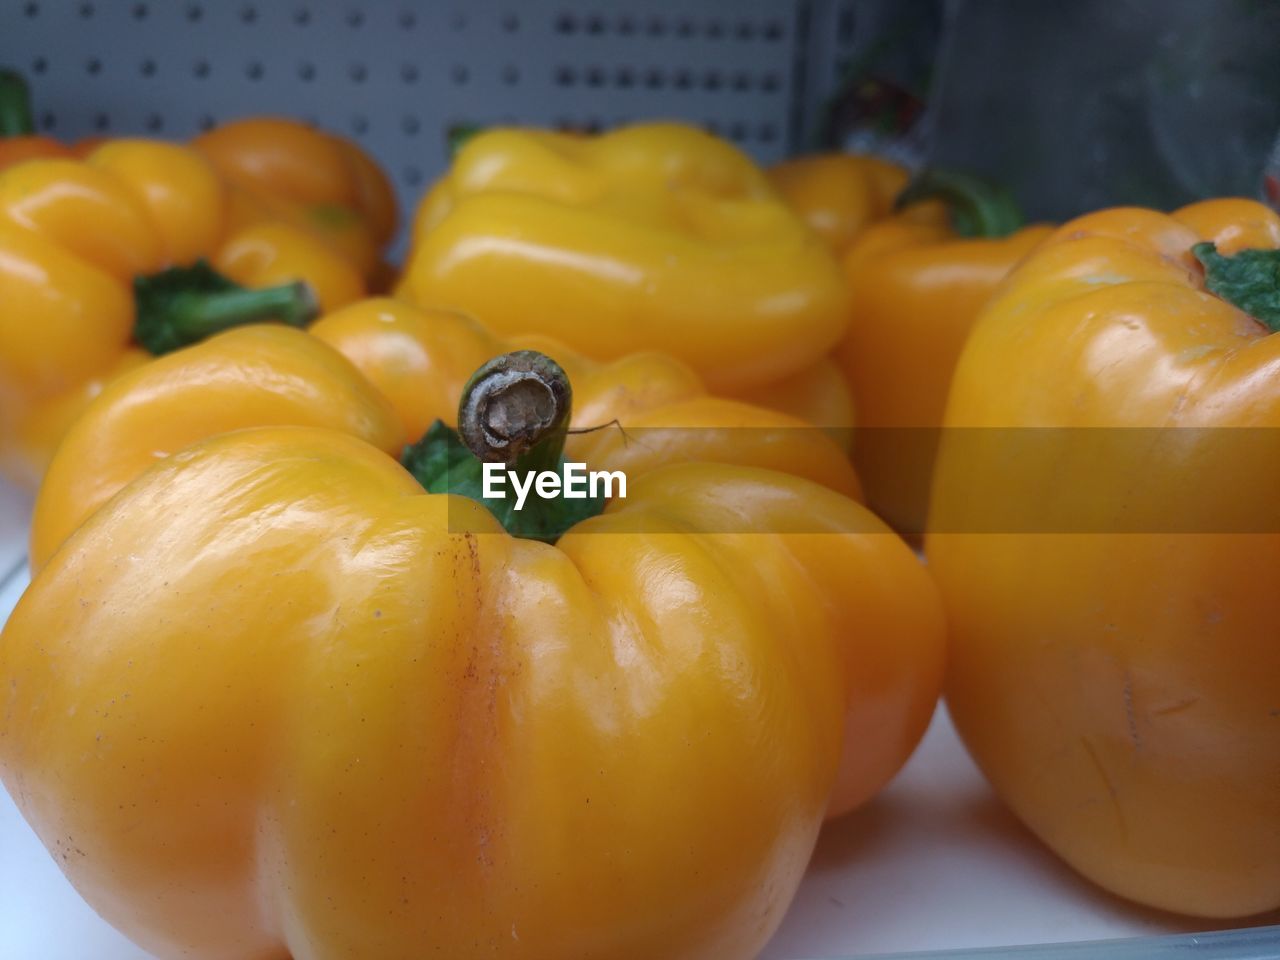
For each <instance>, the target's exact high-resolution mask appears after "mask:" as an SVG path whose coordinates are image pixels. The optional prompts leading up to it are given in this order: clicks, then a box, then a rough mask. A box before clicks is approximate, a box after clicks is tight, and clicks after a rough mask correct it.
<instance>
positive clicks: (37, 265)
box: [0, 140, 363, 485]
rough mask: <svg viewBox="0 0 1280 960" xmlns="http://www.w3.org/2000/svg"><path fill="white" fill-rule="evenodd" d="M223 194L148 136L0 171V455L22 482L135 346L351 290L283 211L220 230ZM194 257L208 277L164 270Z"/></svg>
mask: <svg viewBox="0 0 1280 960" xmlns="http://www.w3.org/2000/svg"><path fill="white" fill-rule="evenodd" d="M229 206H230V201H229V198H228V191H227V188H226V186H225V185H224V184H223V183H222V181H221V180H220V179H219V178H218V176H217V175H216V173H215V172H214V171H213V169H212V168H211V167H210V166H209V164H208V163H207V162H206V161H205V160H203V159H202V158H201V157H200V155H199V154H197V153H195V152H193V151H191V150H189V149H187V148H183V147H179V146H173V145H168V144H162V143H155V142H148V141H127V140H118V141H113V142H110V143H108V144H105V145H104V146H102V147H99V148H98V149H97V150H95V151H94V152H93V153H92V154H91V155H90V156H89V157H88V158H87V159H86V160H85V161H83V162H81V161H72V160H57V159H52V160H39V161H32V162H29V163H23V164H19V165H17V166H14V167H10V168H9V169H7V170H5V171H4V172H3V173H0V303H3V304H4V310H3V313H0V464H2V465H3V467H4V468H5V470H6V472H7V473H8V474H9V475H11V476H13V477H14V478H16V479H18V480H19V481H21V482H24V483H26V484H27V485H34V483H35V482H36V481H37V480H38V478H39V476H40V475H41V473H42V472H43V470H44V468H45V466H46V465H47V463H48V459H49V457H50V456H51V454H52V450H53V448H54V446H56V444H57V442H58V439H59V438H60V436H61V434H62V433H63V432H64V431H65V429H66V428H67V426H68V425H69V423H70V421H71V419H73V418H74V416H75V414H76V413H77V412H78V410H79V409H80V408H81V407H82V406H83V404H84V403H85V402H86V401H87V400H88V399H89V398H90V397H92V396H93V395H94V394H95V393H96V392H97V391H98V390H100V389H101V387H102V385H103V383H105V382H107V381H108V380H110V379H111V378H113V377H114V376H116V375H118V374H119V373H121V372H123V371H124V370H127V369H130V368H132V367H135V366H137V365H138V364H139V363H141V362H142V350H143V349H146V350H148V351H150V352H153V353H154V352H162V351H164V350H166V349H172V348H173V347H174V346H176V345H179V344H180V343H183V342H190V341H191V340H193V339H198V338H199V337H200V336H203V335H206V334H207V333H208V332H210V331H211V330H216V329H219V328H221V327H224V326H228V325H231V324H234V323H244V322H247V321H250V320H255V319H256V320H261V319H266V318H270V317H276V318H279V319H284V320H289V321H292V322H295V323H300V322H304V321H305V320H306V319H309V318H310V317H311V316H312V315H313V313H314V309H315V306H316V305H317V304H316V301H318V305H319V306H323V307H328V308H332V307H337V306H339V305H340V304H342V303H345V302H348V301H350V300H352V299H355V298H357V297H359V296H361V294H362V292H363V282H362V281H361V279H360V277H359V275H358V274H357V273H356V271H355V269H354V268H353V267H352V266H350V265H349V264H348V263H347V262H346V261H345V260H344V259H342V258H341V257H340V256H338V255H337V254H336V253H334V252H332V251H331V250H330V249H329V248H328V247H327V246H325V245H324V244H323V243H321V242H320V241H319V240H317V239H314V238H313V237H311V236H310V235H309V234H307V233H305V232H303V231H301V230H299V229H297V228H295V227H290V226H288V225H285V224H283V223H270V222H259V223H256V224H253V225H251V226H247V227H245V228H243V229H241V230H239V231H230V230H229V228H228V215H229ZM202 258H203V259H207V260H209V261H211V263H212V265H213V266H214V267H216V268H218V270H220V271H221V275H215V274H213V273H212V272H211V271H210V270H209V269H208V268H207V267H202V266H195V268H194V269H190V270H187V271H185V272H184V271H181V270H177V271H175V270H173V269H171V268H175V267H193V266H194V265H196V263H197V261H199V260H201V259H202ZM230 281H235V283H231V282H230ZM286 281H287V283H286V285H284V286H277V287H273V288H271V289H269V290H256V291H245V290H242V289H239V288H238V287H237V286H236V284H246V285H248V286H253V287H258V286H262V285H265V284H277V283H282V282H286ZM296 281H305V287H304V286H303V285H302V284H301V283H300V282H296ZM180 328H181V329H182V331H183V332H181V333H180Z"/></svg>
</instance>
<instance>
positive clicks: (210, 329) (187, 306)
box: [133, 260, 319, 356]
mask: <svg viewBox="0 0 1280 960" xmlns="http://www.w3.org/2000/svg"><path fill="white" fill-rule="evenodd" d="M133 294H134V304H135V321H134V327H133V338H134V340H136V341H137V342H138V343H139V344H140V345H142V346H143V347H145V348H146V349H147V350H149V351H150V352H151V353H153V354H155V355H156V356H160V355H161V354H164V353H169V352H170V351H173V350H178V349H181V348H182V347H186V346H190V345H191V344H193V343H199V342H200V341H201V340H204V339H206V338H208V337H211V336H213V335H214V334H215V333H221V332H222V331H223V330H229V329H231V328H232V327H238V326H243V325H244V324H248V323H266V322H270V321H276V322H279V323H286V324H288V325H289V326H291V327H303V326H306V325H307V324H308V323H310V322H311V321H312V320H314V319H315V317H316V315H317V314H318V313H319V304H318V303H317V302H316V297H315V294H314V293H313V292H312V291H311V288H310V287H309V286H307V284H305V283H285V284H281V285H280V286H276V287H266V288H263V289H260V290H252V289H248V288H246V287H242V286H240V285H239V284H237V283H233V282H232V281H230V280H228V279H227V278H226V277H224V276H222V275H221V274H220V273H218V272H217V271H215V270H214V269H213V268H212V267H210V266H209V264H208V263H206V262H205V261H203V260H200V261H197V262H196V263H195V264H194V265H193V266H190V267H174V268H173V269H170V270H165V271H163V272H161V273H157V274H152V275H151V276H149V277H138V278H136V279H135V280H134V281H133Z"/></svg>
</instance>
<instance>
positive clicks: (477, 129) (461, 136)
mask: <svg viewBox="0 0 1280 960" xmlns="http://www.w3.org/2000/svg"><path fill="white" fill-rule="evenodd" d="M483 132H484V127H482V126H480V125H479V124H476V123H459V124H455V125H454V126H452V127H450V128H449V130H448V132H447V133H446V134H445V148H446V152H447V153H448V155H449V159H450V160H452V159H453V158H454V157H456V156H457V155H458V152H459V151H460V150H461V149H462V148H463V147H465V146H466V145H467V144H468V143H469V142H470V141H471V138H472V137H474V136H475V135H476V134H478V133H483Z"/></svg>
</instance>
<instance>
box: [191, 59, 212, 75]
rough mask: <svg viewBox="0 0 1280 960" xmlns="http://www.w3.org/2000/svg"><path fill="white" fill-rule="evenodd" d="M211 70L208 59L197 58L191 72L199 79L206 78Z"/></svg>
mask: <svg viewBox="0 0 1280 960" xmlns="http://www.w3.org/2000/svg"><path fill="white" fill-rule="evenodd" d="M209 71H210V67H209V61H208V60H197V61H196V62H195V63H193V64H192V65H191V74H192V76H194V77H195V78H196V79H197V80H203V79H205V78H206V77H207V76H209Z"/></svg>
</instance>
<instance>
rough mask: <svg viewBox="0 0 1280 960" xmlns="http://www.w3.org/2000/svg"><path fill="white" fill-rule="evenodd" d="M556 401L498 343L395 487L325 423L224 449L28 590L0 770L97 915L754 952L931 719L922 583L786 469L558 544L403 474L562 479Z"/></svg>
mask: <svg viewBox="0 0 1280 960" xmlns="http://www.w3.org/2000/svg"><path fill="white" fill-rule="evenodd" d="M246 332H247V331H238V332H234V333H229V334H225V335H223V336H224V338H225V339H229V338H231V337H233V336H243V335H245V333H246ZM272 335H278V336H281V337H290V336H295V337H296V336H301V334H295V333H293V332H291V331H288V330H284V329H281V330H278V331H273V332H272ZM213 344H214V341H210V342H209V343H208V344H205V345H203V346H201V347H196V348H193V349H192V350H191V351H187V352H188V353H194V352H195V351H197V350H208V349H209V348H211V347H212V346H213ZM571 396H572V393H571V390H570V387H569V384H568V381H567V378H565V376H564V374H563V372H562V371H560V370H559V368H557V367H556V365H555V364H554V363H551V362H550V361H548V360H547V359H546V357H545V356H543V355H541V354H533V353H530V352H519V353H515V354H510V355H504V356H503V357H500V358H498V359H497V360H496V361H494V362H491V363H489V364H486V365H485V367H483V368H482V369H481V371H480V372H479V373H478V374H477V375H476V377H474V378H473V379H472V380H471V381H470V382H469V384H468V386H467V388H466V389H465V391H464V394H463V397H462V400H461V402H460V404H459V411H460V413H459V421H460V422H459V428H460V432H461V434H462V437H463V438H464V439H465V441H466V444H467V446H468V447H470V448H471V449H470V450H465V449H464V448H463V447H462V446H461V441H456V440H455V441H453V442H452V445H449V443H446V445H445V447H443V448H437V450H436V451H435V453H434V454H433V453H430V452H429V451H428V452H427V453H425V455H424V458H423V459H422V460H421V461H417V462H415V469H418V470H420V471H423V472H419V473H418V474H416V476H417V479H415V475H411V474H410V473H409V472H406V470H405V469H404V468H402V467H401V466H400V465H398V464H397V463H396V462H395V461H394V460H393V459H392V458H390V457H388V456H387V455H386V454H385V453H383V452H381V451H379V450H378V449H376V448H375V447H373V446H371V445H369V444H367V443H365V442H363V441H362V440H360V439H358V438H357V437H354V436H352V435H351V434H350V433H349V432H345V431H342V430H326V429H322V428H318V427H296V426H294V427H270V428H258V429H251V430H240V431H235V432H231V433H224V434H219V435H217V436H214V437H212V438H209V439H206V440H204V441H202V442H200V443H198V444H196V445H195V446H193V447H188V448H186V449H185V450H183V451H182V452H181V453H180V454H179V455H175V456H171V457H168V458H167V459H165V460H163V461H161V462H160V463H158V464H156V465H154V466H153V467H151V468H150V469H149V470H148V471H146V472H145V473H143V474H142V476H140V477H139V478H137V479H136V480H134V481H133V482H132V483H130V484H129V485H128V486H126V487H125V488H124V489H123V490H122V491H121V492H120V493H119V494H118V495H117V496H116V497H115V498H114V499H113V500H112V501H111V502H110V504H109V505H107V506H106V507H105V508H103V509H101V510H99V511H98V512H97V513H96V514H95V515H94V516H93V517H91V518H90V519H89V520H88V521H87V522H86V523H85V524H84V525H83V526H82V527H80V529H79V530H78V531H77V532H76V533H75V534H74V535H73V536H72V537H71V539H70V540H68V541H67V543H66V544H65V545H64V546H63V547H62V549H60V550H59V551H58V552H57V553H56V554H55V555H54V556H53V557H52V558H51V560H50V561H49V563H48V565H47V566H46V567H44V569H42V570H40V571H39V572H38V573H37V574H36V576H35V578H34V580H33V582H32V585H31V587H30V589H29V590H28V591H27V593H26V595H25V596H24V597H23V599H22V601H21V602H20V603H19V605H18V608H17V609H16V610H15V612H14V614H13V616H12V618H11V619H10V621H9V623H8V625H7V626H6V628H5V630H4V633H3V636H2V638H0V778H2V779H3V781H4V783H5V785H6V786H7V788H8V790H9V792H10V794H11V795H12V796H13V797H14V799H15V802H16V803H17V805H18V807H19V809H20V810H21V811H22V813H23V815H24V816H25V817H26V818H27V820H28V822H29V823H30V824H31V825H32V827H33V828H34V829H35V831H36V833H37V834H38V835H39V836H40V837H41V839H42V840H43V841H44V842H45V843H46V844H47V845H48V847H49V849H50V850H51V851H53V852H54V854H55V856H56V857H57V859H58V862H59V865H60V866H61V867H62V869H63V870H64V872H65V873H66V874H67V876H68V877H69V878H70V880H71V882H72V883H73V884H74V885H75V886H76V887H77V889H78V890H79V891H80V892H81V894H82V895H83V896H84V897H85V898H86V899H87V900H88V902H89V903H90V904H91V905H92V906H93V907H94V908H95V909H96V910H97V911H98V912H99V913H100V914H101V915H102V916H103V917H104V918H106V919H107V920H108V921H109V922H110V923H112V924H113V925H115V926H116V927H118V928H119V929H120V930H122V931H123V932H124V933H126V934H127V935H128V936H129V937H131V938H132V939H133V940H135V941H136V942H137V943H139V944H140V945H142V946H143V947H144V948H146V949H148V950H150V951H152V952H154V953H156V954H157V955H158V956H161V957H173V958H175V960H176V958H179V957H181V958H186V960H193V958H194V960H222V958H232V957H237V958H239V957H250V956H252V957H259V956H261V957H276V956H291V957H293V958H295V960H337V958H339V957H352V956H363V957H377V958H379V960H416V958H418V957H421V956H422V955H423V953H424V951H426V952H433V953H437V954H439V955H441V956H448V957H465V956H477V955H481V954H483V955H484V956H494V957H593V958H600V960H627V958H636V960H641V958H643V960H652V958H654V957H663V958H684V960H695V958H707V960H711V958H715V960H735V958H742V960H746V958H749V957H751V956H754V955H755V954H756V952H758V950H759V949H760V948H761V947H762V946H763V944H764V943H765V941H766V940H767V939H768V938H769V936H770V934H771V933H772V931H773V930H774V928H775V927H776V926H777V924H778V922H779V921H780V919H781V917H782V914H783V912H784V911H785V910H786V908H787V905H788V903H789V901H790V899H791V896H792V894H793V892H794V890H795V888H796V886H797V884H798V883H799V880H800V877H801V875H802V873H803V872H804V869H805V865H806V863H807V861H808V858H809V854H810V852H811V850H812V848H813V844H814V842H815V839H816V837H817V833H818V829H819V826H820V824H821V822H822V820H823V817H824V815H825V814H826V812H827V811H828V810H830V809H833V808H838V807H839V806H841V805H844V804H848V803H850V802H857V801H858V800H860V799H865V796H866V795H867V793H868V792H869V791H872V790H874V789H875V787H877V786H879V783H881V782H883V778H884V777H885V776H886V775H887V772H892V771H891V770H889V771H886V770H885V769H884V766H883V764H884V762H885V760H886V758H891V757H893V758H897V762H901V756H902V755H903V754H902V750H903V747H904V745H908V746H909V744H910V743H912V742H914V739H915V738H916V737H918V735H919V730H920V729H922V725H921V719H922V718H921V715H923V718H925V719H927V715H928V712H929V710H930V709H931V708H932V700H931V699H930V698H931V696H932V693H933V691H934V689H936V688H935V687H934V685H935V684H936V683H937V681H938V675H939V673H940V664H941V639H942V620H941V614H940V608H939V604H938V601H937V597H936V593H935V591H934V588H933V587H932V584H931V583H930V581H929V579H928V576H927V574H926V573H925V571H924V569H923V567H922V566H921V565H920V564H919V563H918V561H917V560H916V558H915V557H914V556H913V555H912V554H911V552H910V551H909V550H908V549H907V548H906V546H905V545H904V544H903V543H902V542H901V541H900V540H899V539H898V538H896V537H894V536H893V535H892V534H891V533H890V532H889V531H888V529H887V528H886V527H885V526H884V525H883V524H881V523H880V522H879V521H878V520H876V518H875V517H874V516H873V515H871V514H870V513H869V512H867V511H866V510H865V509H864V508H862V507H861V506H859V505H858V504H857V503H855V502H854V501H852V500H850V499H848V498H846V497H843V496H841V495H840V494H838V493H836V492H834V491H831V490H829V489H827V488H825V487H823V486H820V485H818V484H814V483H812V482H809V481H807V480H803V479H800V478H797V477H794V476H790V475H787V474H783V473H778V472H774V471H767V470H761V469H758V468H752V467H741V466H731V465H723V464H710V463H698V462H686V463H681V464H677V465H669V466H667V467H664V468H660V469H655V470H653V471H652V472H649V473H647V474H645V475H643V476H640V477H635V478H632V480H631V482H630V483H629V489H628V492H627V496H626V498H625V499H621V498H615V499H614V501H613V502H612V504H611V505H610V506H608V508H607V509H605V511H604V512H603V513H602V514H599V515H596V516H594V517H590V518H587V519H583V520H581V521H580V522H577V523H576V524H574V525H573V526H572V527H571V528H570V529H568V530H567V532H564V533H563V535H562V536H560V537H559V539H558V540H557V542H556V543H555V544H554V545H550V544H548V543H541V542H536V541H535V540H530V539H520V538H516V537H512V536H509V535H508V534H507V533H506V532H504V530H503V528H502V526H500V525H499V523H498V522H497V520H496V519H495V515H494V513H491V512H490V511H489V510H487V509H485V507H483V506H481V505H480V504H478V503H476V502H475V501H474V500H472V499H468V498H466V497H463V496H458V495H456V494H444V493H431V494H427V493H424V491H423V484H425V485H426V486H427V487H428V488H430V489H433V490H439V491H449V490H454V489H461V488H462V487H461V486H460V480H459V478H460V477H461V478H462V479H463V480H465V477H466V476H468V475H470V476H474V472H475V470H476V469H478V467H479V460H477V459H476V457H477V456H483V457H484V458H486V459H498V460H501V461H502V462H504V463H506V464H507V465H508V466H511V467H514V468H515V469H517V470H523V469H531V468H532V466H533V465H534V464H535V463H543V464H545V463H556V462H557V461H558V456H559V452H560V449H561V446H562V444H563V441H564V439H565V436H566V431H567V429H568V423H569V421H568V417H569V411H570V404H571ZM436 429H440V428H436ZM445 452H447V454H448V456H447V458H446V459H447V461H448V467H447V469H444V470H441V469H440V467H441V463H440V456H438V455H439V454H442V453H445ZM458 452H460V453H461V459H459V458H456V457H455V456H454V454H455V453H458ZM464 461H465V462H464ZM469 471H470V473H469ZM597 509H598V507H597Z"/></svg>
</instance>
